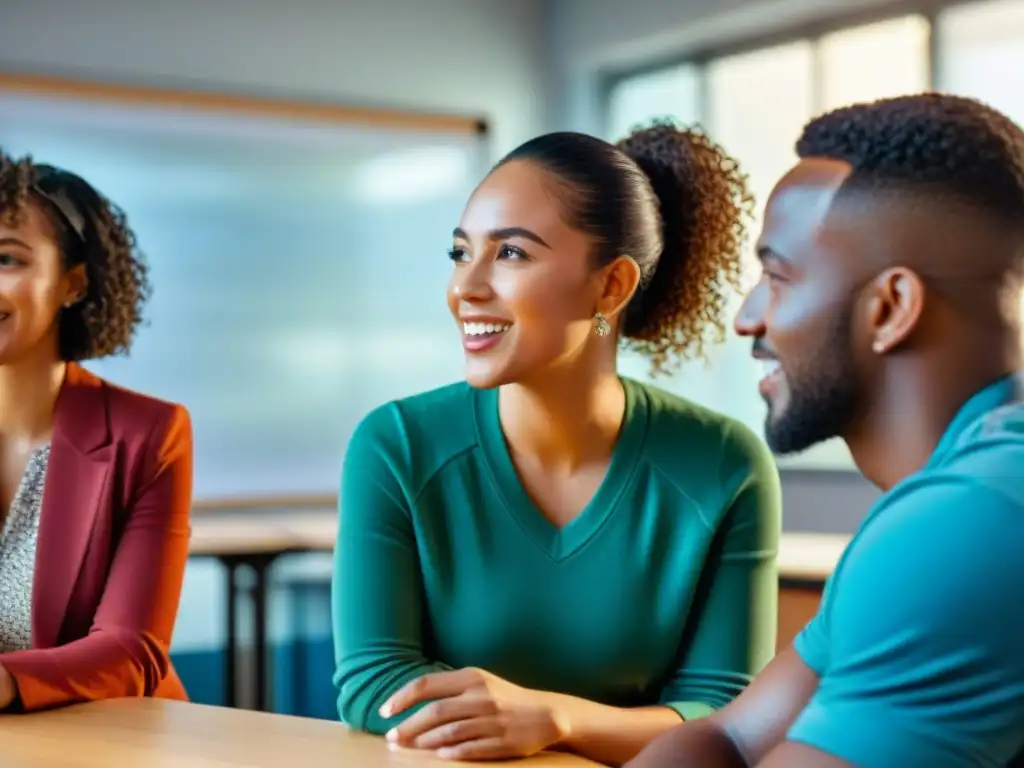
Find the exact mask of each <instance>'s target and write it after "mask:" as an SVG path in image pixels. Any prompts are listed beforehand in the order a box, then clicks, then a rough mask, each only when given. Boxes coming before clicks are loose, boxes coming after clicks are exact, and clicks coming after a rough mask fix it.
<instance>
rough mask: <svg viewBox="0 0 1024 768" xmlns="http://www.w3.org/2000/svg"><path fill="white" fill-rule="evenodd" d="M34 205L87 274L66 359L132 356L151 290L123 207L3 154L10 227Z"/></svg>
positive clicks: (63, 325) (68, 326)
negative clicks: (39, 209)
mask: <svg viewBox="0 0 1024 768" xmlns="http://www.w3.org/2000/svg"><path fill="white" fill-rule="evenodd" d="M31 204H35V205H39V206H40V207H41V209H42V210H43V211H44V212H45V213H46V214H47V216H48V217H49V220H50V221H51V223H52V224H53V226H54V231H55V232H56V233H57V235H58V238H59V246H60V249H61V253H62V255H63V257H64V263H65V267H67V268H69V269H70V268H71V267H75V266H77V265H79V264H85V269H86V274H87V279H88V286H87V289H86V294H85V296H83V297H82V298H81V299H80V300H79V301H77V302H76V303H74V304H73V305H71V306H70V307H66V308H64V309H63V310H62V311H61V315H60V319H59V322H60V325H59V329H58V334H59V347H60V349H59V352H60V356H61V358H62V359H63V360H65V361H78V360H93V359H97V358H101V357H109V356H112V355H127V354H128V353H129V351H130V350H131V345H132V341H133V340H134V338H135V333H136V331H137V330H138V327H139V325H140V324H141V322H142V311H143V308H144V306H145V304H146V301H147V300H148V299H149V295H150V291H151V289H150V285H149V270H148V267H147V265H146V261H145V257H144V256H143V254H142V253H141V252H139V250H138V249H137V248H136V240H135V234H134V232H133V231H132V230H131V229H130V228H129V226H128V222H127V219H126V217H125V214H124V212H123V211H122V210H121V209H120V208H118V207H117V206H116V205H114V204H113V203H112V202H111V201H110V200H108V199H107V198H106V197H104V196H103V195H102V194H100V193H99V192H98V191H97V190H96V189H94V188H93V187H92V186H91V185H90V184H89V183H88V182H86V181H85V180H84V179H82V178H81V177H79V176H76V175H75V174H73V173H70V172H68V171H65V170H62V169H60V168H55V167H53V166H47V165H39V164H36V163H35V162H33V160H32V158H31V157H27V156H26V157H20V158H15V157H12V156H10V155H8V154H5V153H4V152H2V151H0V217H2V220H3V222H4V224H5V225H7V226H17V225H18V223H19V222H20V220H21V217H22V216H23V215H24V212H25V208H26V206H27V205H31Z"/></svg>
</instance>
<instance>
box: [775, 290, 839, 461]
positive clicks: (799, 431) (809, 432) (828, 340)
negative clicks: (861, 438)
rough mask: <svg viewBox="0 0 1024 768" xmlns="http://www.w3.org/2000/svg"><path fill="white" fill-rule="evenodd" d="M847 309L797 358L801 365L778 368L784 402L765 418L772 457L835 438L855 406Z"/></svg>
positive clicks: (796, 451) (798, 450) (804, 448)
mask: <svg viewBox="0 0 1024 768" xmlns="http://www.w3.org/2000/svg"><path fill="white" fill-rule="evenodd" d="M852 317H853V308H852V306H851V307H849V308H847V309H845V310H843V311H842V312H840V313H838V314H837V315H836V316H835V321H834V322H833V324H832V326H831V327H830V328H829V329H828V333H827V334H825V338H824V342H823V343H822V344H821V346H820V348H819V349H816V350H807V353H806V354H804V355H803V356H802V359H803V360H806V361H807V363H806V365H805V366H801V367H794V368H792V369H788V370H787V369H785V368H783V369H782V374H783V376H784V377H785V383H786V388H787V390H788V395H789V396H788V399H787V402H786V404H785V406H784V410H783V411H782V413H780V414H778V415H777V416H776V415H775V414H773V413H772V411H771V404H770V403H769V406H768V408H769V411H768V417H767V418H766V419H765V429H764V431H765V440H766V441H767V443H768V447H769V448H771V449H772V451H773V452H774V453H776V454H780V455H782V454H788V453H799V452H800V451H805V450H807V449H808V448H810V447H811V446H813V445H816V444H817V443H822V442H824V441H826V440H830V439H832V438H833V437H838V436H840V435H841V434H842V433H843V432H844V431H846V429H847V427H848V426H849V425H850V422H851V421H852V420H853V418H854V416H855V414H856V411H857V405H858V389H857V375H856V370H855V366H854V362H853V357H852V355H851V353H850V326H851V323H852Z"/></svg>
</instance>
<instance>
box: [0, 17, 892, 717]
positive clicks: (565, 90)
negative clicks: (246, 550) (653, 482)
mask: <svg viewBox="0 0 1024 768" xmlns="http://www.w3.org/2000/svg"><path fill="white" fill-rule="evenodd" d="M879 1H880V0H856V2H860V3H864V4H868V3H872V2H879ZM848 7H849V2H846V0H831V1H830V0H781V1H780V0H754V1H751V0H687V2H674V1H673V0H633V2H631V3H622V2H619V0H552V1H551V2H550V3H547V2H545V1H544V0H517V2H505V0H430V2H423V0H377V2H375V3H364V2H355V1H354V0H353V1H351V2H347V3H346V2H339V1H338V0H293V2H292V3H291V4H288V5H285V4H283V3H281V2H278V1H277V0H180V1H179V2H177V3H174V4H170V3H163V4H159V3H139V2H134V0H90V1H89V2H88V3H83V2H80V1H79V0H8V1H7V2H4V3H2V5H0V68H2V69H6V70H11V71H27V72H42V73H50V74H57V75H70V76H74V75H78V76H84V77H96V78H100V79H105V80H119V81H124V82H129V83H135V82H140V83H150V84H158V85H159V84H169V85H174V86H188V85H190V84H192V85H195V86H197V87H204V88H210V89H215V90H237V91H243V92H245V91H251V92H254V93H263V94H271V95H275V94H276V95H283V96H293V97H298V98H324V99H333V100H337V101H341V102H346V103H357V104H358V103H365V104H369V105H382V106H392V107H407V108H414V109H424V110H431V111H457V112H466V113H471V114H480V113H482V114H483V115H485V116H486V117H488V118H490V119H491V121H492V126H493V139H492V142H493V143H492V149H493V153H494V154H495V156H497V155H499V154H500V153H502V152H503V151H505V150H507V149H509V148H511V147H512V146H514V145H515V144H516V143H517V142H519V141H521V140H523V139H525V138H527V137H529V136H531V135H533V134H535V133H537V132H540V131H543V130H546V129H549V128H552V127H558V128H574V129H579V130H588V131H596V130H599V129H600V126H601V113H600V103H599V99H598V93H599V91H598V88H597V84H598V77H597V76H598V73H599V72H600V71H601V70H603V69H607V68H608V67H613V66H614V67H621V66H627V65H636V64H638V63H641V62H643V61H645V60H649V59H651V58H657V57H661V56H665V55H669V54H673V53H677V52H681V51H683V50H685V49H686V48H687V47H692V46H694V45H698V44H701V45H703V44H707V43H708V42H709V41H711V40H713V39H723V40H724V39H727V38H729V37H735V36H743V35H746V34H750V33H752V32H754V31H756V30H757V29H761V30H763V29H764V25H765V24H784V23H791V22H793V21H794V20H796V19H803V18H806V17H807V16H808V15H813V14H821V13H829V12H831V11H834V10H836V9H843V8H848ZM785 485H786V488H785V491H786V497H787V508H786V526H787V528H791V529H804V530H807V529H810V530H838V531H845V530H852V528H853V527H854V525H856V522H857V521H858V520H859V519H860V517H861V516H862V515H863V513H864V511H865V510H866V509H867V507H868V506H869V505H870V503H871V500H872V499H873V498H874V496H875V493H874V491H873V490H872V489H871V488H870V487H869V486H867V484H866V483H865V482H864V481H863V480H861V479H860V478H859V477H856V476H854V475H850V474H843V473H827V474H824V473H807V472H803V473H790V474H788V475H787V477H786V478H785ZM329 568H330V561H329V558H324V557H320V558H305V559H299V560H298V561H292V562H290V563H284V564H282V566H281V567H280V568H279V574H278V575H279V578H278V586H277V588H276V589H275V590H274V597H273V604H272V608H271V616H272V622H271V626H272V627H273V631H272V633H271V634H272V637H271V640H272V643H273V645H274V649H275V650H274V657H275V660H276V662H277V673H276V675H275V679H276V681H277V686H276V697H275V698H276V701H277V708H278V710H279V711H286V712H294V713H297V714H306V715H313V716H320V717H334V716H335V713H334V709H333V691H332V690H331V686H330V679H329V676H330V672H331V666H332V660H331V648H330V627H329V622H328V609H329V605H328V598H329V594H328V591H327V582H326V579H327V576H328V573H329ZM296 572H298V573H299V575H300V576H301V578H299V579H297V580H296V579H294V578H293V577H294V575H295V573H296ZM224 607H225V593H224V589H223V575H222V572H221V570H220V568H219V566H218V565H217V564H216V563H215V562H212V561H206V560H196V561H193V562H192V563H191V564H190V567H189V571H188V574H187V578H186V585H185V590H184V594H183V597H182V609H181V614H180V618H179V621H178V625H177V630H176V634H175V638H174V643H173V647H172V652H173V656H174V660H175V663H176V665H177V666H178V668H179V671H180V672H181V674H182V677H183V678H184V680H185V683H186V686H187V687H188V689H189V692H190V694H191V696H192V697H193V699H194V700H197V701H201V702H206V703H219V702H221V701H222V700H223V699H222V690H221V677H220V675H221V670H222V662H223V658H222V655H221V651H220V649H221V647H222V645H223V642H224V630H223V621H224ZM242 619H243V621H244V620H245V614H244V613H243V615H242Z"/></svg>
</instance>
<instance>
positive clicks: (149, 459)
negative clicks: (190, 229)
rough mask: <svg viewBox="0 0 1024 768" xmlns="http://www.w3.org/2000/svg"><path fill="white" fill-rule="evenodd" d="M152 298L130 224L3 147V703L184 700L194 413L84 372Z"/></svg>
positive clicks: (117, 343)
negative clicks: (182, 639) (173, 651)
mask: <svg viewBox="0 0 1024 768" xmlns="http://www.w3.org/2000/svg"><path fill="white" fill-rule="evenodd" d="M147 294H148V283H147V275H146V267H145V264H144V263H143V261H142V260H141V256H140V255H139V254H138V253H137V252H136V249H135V238H134V236H133V234H132V232H131V230H130V229H129V228H128V225H127V223H126V221H125V217H124V215H123V214H122V213H121V212H120V211H119V210H118V209H117V208H116V207H115V206H114V205H112V204H111V203H110V201H109V200H107V199H106V198H104V197H103V196H102V195H100V194H99V193H98V192H97V191H96V190H95V189H93V188H92V187H91V186H90V185H89V184H88V183H87V182H86V181H84V180H83V179H81V178H79V177H78V176H75V175H74V174H71V173H68V172H67V171H63V170H61V169H58V168H54V167H52V166H46V165H37V164H35V163H33V162H32V161H31V160H30V159H28V158H23V159H20V160H15V159H13V158H11V157H8V156H6V155H4V154H2V153H0V516H2V518H0V709H2V711H6V712H11V711H34V710H40V709H46V708H51V707H57V706H61V705H65V704H71V703H75V702H83V701H92V700H97V699H107V698H115V697H125V696H159V697H165V698H176V699H184V698H185V691H184V688H183V687H182V684H181V682H180V680H179V679H178V677H177V675H176V673H175V672H174V670H173V668H172V667H171V664H170V661H169V658H168V646H169V644H170V641H171V631H172V629H173V627H174V621H175V617H176V615H177V611H178V600H179V596H180V592H181V584H182V578H183V575H184V570H185V561H186V558H187V555H188V539H189V510H190V504H191V486H192V442H191V427H190V424H189V417H188V414H187V412H186V411H185V409H184V408H182V407H181V406H178V405H173V404H170V403H165V402H161V401H159V400H155V399H153V398H150V397H147V396H145V395H141V394H137V393H135V392H130V391H128V390H125V389H120V388H118V387H116V386H114V385H112V384H110V383H108V382H106V381H103V380H101V379H99V378H97V377H96V376H94V375H93V374H91V373H89V372H87V371H86V370H85V369H84V368H82V367H81V366H80V365H79V362H80V361H84V360H91V359H95V358H99V357H104V356H107V355H114V354H125V353H127V352H128V350H129V347H130V346H131V342H132V339H133V337H134V335H135V330H136V328H137V326H138V325H139V321H140V318H141V311H142V307H143V304H144V302H145V299H146V297H147Z"/></svg>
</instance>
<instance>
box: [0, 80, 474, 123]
mask: <svg viewBox="0 0 1024 768" xmlns="http://www.w3.org/2000/svg"><path fill="white" fill-rule="evenodd" d="M3 93H16V94H21V95H25V96H42V97H49V98H55V99H74V100H76V101H85V102H92V103H98V102H99V103H108V104H118V105H122V106H127V107H149V108H156V109H181V110H192V111H197V112H220V113H227V114H234V115H239V116H247V117H265V118H276V119H280V120H295V121H300V122H306V123H322V124H344V125H363V126H369V127H373V128H393V129H397V130H406V131H437V132H440V133H466V134H486V133H487V122H486V121H485V120H483V119H481V118H479V117H465V116H461V115H441V114H428V113H418V112H405V111H401V110H392V109H383V108H372V107H346V106H342V105H339V104H329V103H318V102H315V101H290V100H287V99H275V98H269V97H268V98H263V97H259V96H246V95H241V94H231V93H215V92H212V91H192V90H180V89H173V88H158V87H149V86H136V85H121V84H117V83H105V82H99V81H94V80H77V79H74V78H63V77H51V76H48V75H29V74H13V73H8V72H0V94H3Z"/></svg>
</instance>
